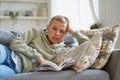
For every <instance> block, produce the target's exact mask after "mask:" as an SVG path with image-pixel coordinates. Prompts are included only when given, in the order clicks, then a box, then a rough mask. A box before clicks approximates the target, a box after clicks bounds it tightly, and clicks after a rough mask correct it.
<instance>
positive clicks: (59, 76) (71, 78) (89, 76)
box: [0, 49, 120, 80]
mask: <svg viewBox="0 0 120 80" xmlns="http://www.w3.org/2000/svg"><path fill="white" fill-rule="evenodd" d="M0 80H120V49H115V50H113V52H112V55H111V56H110V59H109V61H108V63H107V64H106V65H105V66H104V67H103V68H102V69H99V70H97V69H86V70H84V71H83V72H80V73H76V72H75V71H74V70H71V69H68V70H62V71H59V72H55V71H43V72H30V73H22V74H17V75H13V76H9V77H6V78H1V79H0Z"/></svg>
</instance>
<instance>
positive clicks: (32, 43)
mask: <svg viewBox="0 0 120 80" xmlns="http://www.w3.org/2000/svg"><path fill="white" fill-rule="evenodd" d="M67 32H69V33H71V34H72V35H73V36H74V37H76V39H77V40H78V42H79V43H83V42H84V41H86V40H88V38H87V37H86V36H84V37H83V35H81V34H80V33H79V32H75V31H74V30H72V29H71V27H70V26H69V20H68V19H67V18H66V17H64V16H61V15H57V16H54V17H53V18H52V19H51V21H50V23H49V24H48V25H47V29H43V30H36V29H32V30H30V31H27V32H25V33H24V34H23V35H22V36H20V37H19V38H15V39H13V40H12V41H11V45H10V49H11V50H13V51H14V52H15V53H14V52H12V54H11V55H12V58H13V61H14V63H15V66H14V67H15V70H16V71H17V72H30V71H34V70H35V68H36V67H38V66H39V65H40V64H41V63H44V61H45V60H52V59H53V58H54V57H55V56H56V55H57V54H60V53H64V52H65V51H66V50H67V49H66V48H67V46H66V45H65V44H64V41H63V38H64V36H65V35H66V33H67ZM14 56H17V60H15V59H14ZM18 63H19V64H18ZM20 66H21V67H20Z"/></svg>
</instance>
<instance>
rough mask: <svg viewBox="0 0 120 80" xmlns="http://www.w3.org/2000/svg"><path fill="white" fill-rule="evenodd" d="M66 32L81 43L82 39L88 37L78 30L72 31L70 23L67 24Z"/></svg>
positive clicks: (85, 39)
mask: <svg viewBox="0 0 120 80" xmlns="http://www.w3.org/2000/svg"><path fill="white" fill-rule="evenodd" d="M67 32H69V33H71V34H72V35H73V36H74V37H75V38H76V39H77V41H78V42H79V44H81V43H83V42H84V41H87V40H89V38H88V37H87V36H85V35H83V34H81V33H80V32H79V31H74V30H73V29H72V28H71V27H70V25H69V24H68V26H67Z"/></svg>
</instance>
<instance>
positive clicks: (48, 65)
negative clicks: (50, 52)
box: [36, 58, 75, 71]
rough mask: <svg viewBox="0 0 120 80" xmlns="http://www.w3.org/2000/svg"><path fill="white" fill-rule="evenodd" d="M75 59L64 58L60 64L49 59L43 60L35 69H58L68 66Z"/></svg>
mask: <svg viewBox="0 0 120 80" xmlns="http://www.w3.org/2000/svg"><path fill="white" fill-rule="evenodd" d="M74 62H75V61H74V60H73V59H72V58H68V59H65V60H64V61H63V62H62V63H61V64H60V65H57V64H55V63H53V62H51V61H45V62H44V63H43V64H41V65H40V66H39V67H37V68H36V71H45V70H53V71H60V70H62V69H63V68H67V67H70V66H71V65H72V64H73V63H74Z"/></svg>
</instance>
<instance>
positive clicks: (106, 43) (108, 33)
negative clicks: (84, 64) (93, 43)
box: [80, 25, 120, 69]
mask: <svg viewBox="0 0 120 80" xmlns="http://www.w3.org/2000/svg"><path fill="white" fill-rule="evenodd" d="M119 27H120V25H115V26H109V27H105V28H101V29H94V30H81V31H80V32H81V33H82V34H84V35H86V36H88V37H90V38H91V37H92V36H94V35H95V33H96V32H98V31H100V32H102V33H103V40H102V46H101V50H100V54H99V56H98V58H97V59H96V62H95V63H94V64H93V65H92V67H91V68H95V69H101V68H102V67H104V65H105V64H106V63H107V61H108V59H109V57H110V55H111V52H112V51H113V49H114V46H115V44H116V40H117V38H118V34H119Z"/></svg>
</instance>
